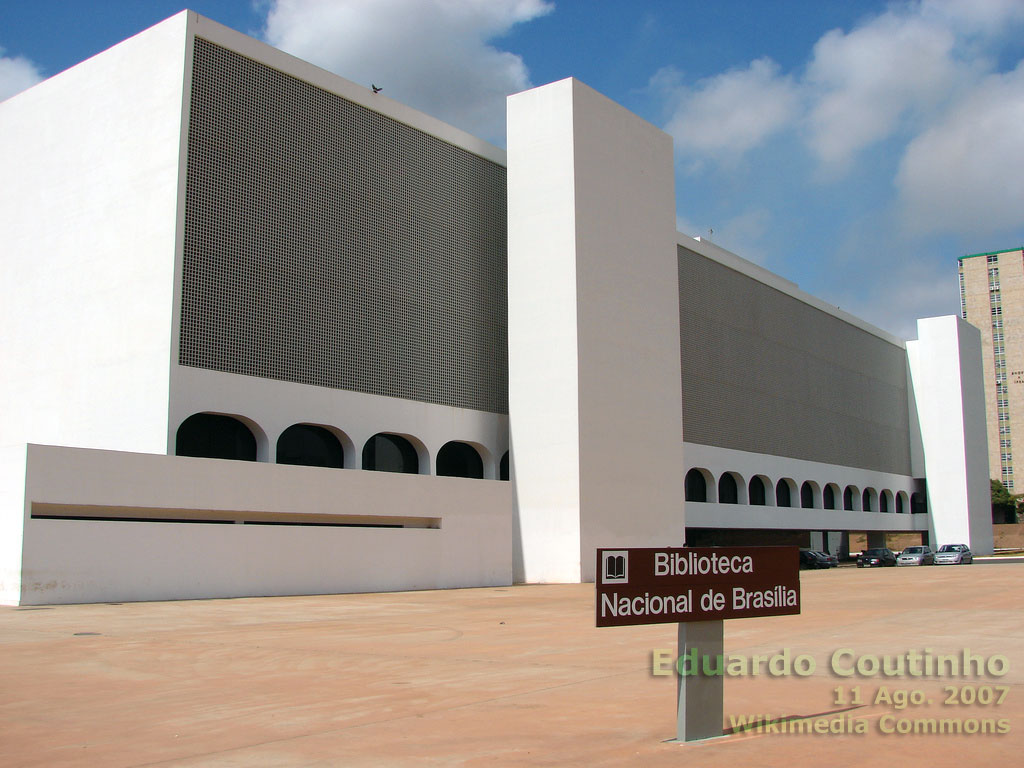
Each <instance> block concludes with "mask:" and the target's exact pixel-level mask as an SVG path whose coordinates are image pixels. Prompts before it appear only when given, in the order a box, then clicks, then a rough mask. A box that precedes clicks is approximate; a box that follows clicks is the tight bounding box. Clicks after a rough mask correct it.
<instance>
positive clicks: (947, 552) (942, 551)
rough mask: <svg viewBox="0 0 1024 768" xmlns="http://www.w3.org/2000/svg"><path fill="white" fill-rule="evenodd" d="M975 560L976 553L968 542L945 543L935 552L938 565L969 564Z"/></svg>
mask: <svg viewBox="0 0 1024 768" xmlns="http://www.w3.org/2000/svg"><path fill="white" fill-rule="evenodd" d="M973 562H974V555H972V554H971V549H970V547H968V546H967V545H966V544H943V545H942V546H941V547H939V551H938V552H936V553H935V564H936V565H968V564H969V563H973Z"/></svg>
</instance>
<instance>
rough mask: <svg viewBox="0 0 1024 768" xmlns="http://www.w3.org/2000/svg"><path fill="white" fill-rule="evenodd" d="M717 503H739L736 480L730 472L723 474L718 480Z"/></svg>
mask: <svg viewBox="0 0 1024 768" xmlns="http://www.w3.org/2000/svg"><path fill="white" fill-rule="evenodd" d="M718 503H719V504H738V503H739V489H738V488H737V487H736V478H735V477H733V475H732V473H731V472H724V473H723V474H722V476H721V477H720V478H718Z"/></svg>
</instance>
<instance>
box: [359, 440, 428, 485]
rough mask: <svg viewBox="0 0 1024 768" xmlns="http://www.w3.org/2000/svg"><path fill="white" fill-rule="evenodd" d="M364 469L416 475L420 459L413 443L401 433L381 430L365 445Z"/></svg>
mask: <svg viewBox="0 0 1024 768" xmlns="http://www.w3.org/2000/svg"><path fill="white" fill-rule="evenodd" d="M363 469H370V470H374V471H376V472H403V473H405V474H408V475H415V474H417V473H418V472H419V471H420V459H419V455H418V454H417V453H416V448H415V447H413V444H412V443H410V442H409V441H408V440H406V439H405V438H404V437H402V436H401V435H393V434H390V433H388V432H379V433H377V434H376V435H374V436H373V437H371V438H370V439H369V440H367V441H366V445H364V446H363Z"/></svg>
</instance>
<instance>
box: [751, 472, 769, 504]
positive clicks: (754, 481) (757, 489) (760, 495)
mask: <svg viewBox="0 0 1024 768" xmlns="http://www.w3.org/2000/svg"><path fill="white" fill-rule="evenodd" d="M747 493H748V494H749V496H750V503H751V504H753V505H754V506H756V507H763V506H764V505H765V504H767V503H768V492H767V491H766V489H765V487H764V480H762V479H761V478H760V477H758V476H757V475H754V476H753V477H752V478H750V485H749V486H748V488H747Z"/></svg>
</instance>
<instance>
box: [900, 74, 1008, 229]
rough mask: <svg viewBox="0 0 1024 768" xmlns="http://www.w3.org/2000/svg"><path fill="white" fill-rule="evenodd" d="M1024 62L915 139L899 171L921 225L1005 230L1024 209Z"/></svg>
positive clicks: (905, 204)
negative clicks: (1023, 127)
mask: <svg viewBox="0 0 1024 768" xmlns="http://www.w3.org/2000/svg"><path fill="white" fill-rule="evenodd" d="M1021 126H1024V63H1021V65H1019V66H1018V67H1017V69H1016V70H1015V71H1013V72H1010V73H1007V74H1005V75H990V76H989V77H987V78H986V79H985V80H983V81H982V82H981V83H979V84H978V85H977V87H976V88H975V89H973V90H972V92H971V94H970V96H969V97H968V98H966V99H964V100H963V101H962V102H959V103H957V104H956V105H954V106H953V107H952V108H951V109H950V110H949V112H948V113H947V114H946V115H944V116H943V118H942V119H941V120H940V121H939V122H938V123H936V124H935V125H934V126H932V127H931V128H929V129H928V130H926V131H925V132H924V133H922V134H921V135H920V136H918V137H917V138H915V139H914V140H913V141H911V142H910V144H909V146H908V147H907V150H906V154H905V155H904V157H903V161H902V163H901V165H900V169H899V173H898V175H897V177H896V186H897V190H898V192H899V199H900V203H901V210H902V213H903V214H904V222H905V224H906V226H907V227H908V228H909V229H910V230H911V231H914V232H961V233H977V234H982V233H986V232H993V231H995V232H998V231H1001V230H1009V229H1010V228H1012V227H1018V226H1020V224H1021V221H1022V215H1024V130H1022V129H1021Z"/></svg>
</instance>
